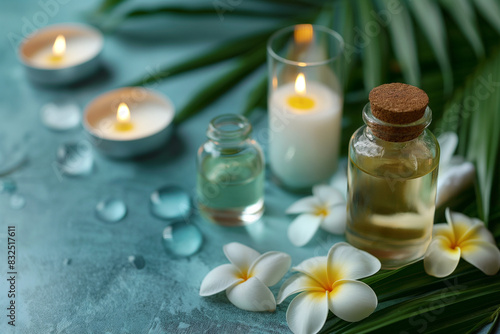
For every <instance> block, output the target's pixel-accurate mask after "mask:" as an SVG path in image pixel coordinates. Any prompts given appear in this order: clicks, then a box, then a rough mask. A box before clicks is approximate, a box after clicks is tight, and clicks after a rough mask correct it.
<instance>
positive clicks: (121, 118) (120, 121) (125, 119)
mask: <svg viewBox="0 0 500 334" xmlns="http://www.w3.org/2000/svg"><path fill="white" fill-rule="evenodd" d="M133 128H134V125H133V124H132V122H130V109H129V107H128V106H127V104H126V103H124V102H122V103H120V104H119V105H118V110H117V112H116V123H115V130H116V131H130V130H132V129H133Z"/></svg>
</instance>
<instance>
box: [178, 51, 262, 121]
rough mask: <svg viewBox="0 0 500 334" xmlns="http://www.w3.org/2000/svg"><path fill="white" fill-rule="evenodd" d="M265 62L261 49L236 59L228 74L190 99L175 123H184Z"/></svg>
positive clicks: (218, 78)
mask: <svg viewBox="0 0 500 334" xmlns="http://www.w3.org/2000/svg"><path fill="white" fill-rule="evenodd" d="M265 60H266V51H265V49H263V48H257V49H256V50H254V51H252V52H250V53H247V54H245V55H242V56H240V57H239V58H238V59H237V63H236V66H234V67H233V68H232V69H231V70H230V71H229V72H227V73H224V74H222V75H221V76H219V77H217V79H216V80H215V82H210V83H209V84H208V85H206V86H205V87H204V88H202V89H201V90H200V91H199V92H198V93H196V94H195V95H194V96H193V97H192V98H191V100H190V101H189V102H188V104H187V105H186V106H184V108H182V109H181V110H180V111H179V112H178V113H177V115H176V116H175V122H176V123H177V124H179V123H181V122H183V121H185V120H186V119H188V118H189V117H191V116H193V115H194V114H196V113H197V112H198V111H200V110H201V109H203V108H204V107H206V106H207V105H209V104H210V103H212V102H213V101H215V100H217V98H219V97H220V96H222V95H223V94H224V93H226V92H227V91H228V90H230V89H231V88H232V87H234V86H235V85H236V84H237V83H238V82H239V81H240V80H241V79H242V78H244V77H245V76H246V75H248V74H250V73H251V72H252V71H254V70H255V69H256V68H258V67H259V66H261V65H262V63H264V62H265Z"/></svg>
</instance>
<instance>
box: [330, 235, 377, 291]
mask: <svg viewBox="0 0 500 334" xmlns="http://www.w3.org/2000/svg"><path fill="white" fill-rule="evenodd" d="M327 267H328V279H329V282H330V286H331V285H333V284H334V283H335V282H336V281H338V280H341V279H359V278H363V277H368V276H371V275H373V274H375V273H376V272H378V271H379V270H380V267H381V264H380V261H379V260H378V259H377V258H376V257H375V256H373V255H371V254H369V253H367V252H365V251H362V250H360V249H357V248H355V247H353V246H351V245H349V244H348V243H346V242H339V243H336V244H335V245H333V246H332V248H330V251H329V252H328V264H327Z"/></svg>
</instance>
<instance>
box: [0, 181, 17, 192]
mask: <svg viewBox="0 0 500 334" xmlns="http://www.w3.org/2000/svg"><path fill="white" fill-rule="evenodd" d="M16 189H17V184H16V182H15V181H14V180H12V179H3V180H0V193H13V192H14V191H16Z"/></svg>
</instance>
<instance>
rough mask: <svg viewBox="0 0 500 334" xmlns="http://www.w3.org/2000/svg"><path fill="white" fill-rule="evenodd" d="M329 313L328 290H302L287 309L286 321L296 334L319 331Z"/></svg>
mask: <svg viewBox="0 0 500 334" xmlns="http://www.w3.org/2000/svg"><path fill="white" fill-rule="evenodd" d="M327 315H328V299H327V296H326V292H324V291H323V292H302V293H301V294H300V295H298V296H297V297H295V298H294V299H293V300H292V302H291V303H290V305H289V306H288V310H287V311H286V322H287V323H288V327H290V329H291V330H292V332H294V333H295V334H302V333H304V334H310V333H317V332H319V330H320V329H321V328H322V327H323V325H324V324H325V321H326V317H327Z"/></svg>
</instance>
